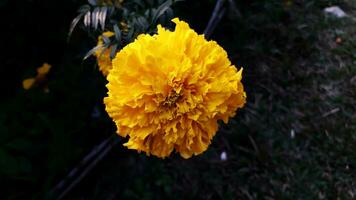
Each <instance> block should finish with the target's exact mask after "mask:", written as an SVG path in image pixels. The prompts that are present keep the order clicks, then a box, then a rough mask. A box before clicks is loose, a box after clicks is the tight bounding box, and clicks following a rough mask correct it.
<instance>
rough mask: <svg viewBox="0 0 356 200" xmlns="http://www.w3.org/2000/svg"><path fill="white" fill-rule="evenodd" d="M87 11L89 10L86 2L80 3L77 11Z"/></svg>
mask: <svg viewBox="0 0 356 200" xmlns="http://www.w3.org/2000/svg"><path fill="white" fill-rule="evenodd" d="M88 11H90V6H89V5H88V4H85V5H82V6H80V7H79V9H78V12H79V13H86V12H88Z"/></svg>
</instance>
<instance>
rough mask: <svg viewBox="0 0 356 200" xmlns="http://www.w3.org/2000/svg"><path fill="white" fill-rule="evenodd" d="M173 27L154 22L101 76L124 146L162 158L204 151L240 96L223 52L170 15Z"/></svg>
mask: <svg viewBox="0 0 356 200" xmlns="http://www.w3.org/2000/svg"><path fill="white" fill-rule="evenodd" d="M173 22H175V23H176V28H175V31H173V32H172V31H169V30H166V29H164V28H162V27H161V26H160V25H159V26H158V33H157V34H156V35H153V36H151V35H148V34H142V35H139V36H138V38H137V39H136V40H135V41H134V42H133V43H130V44H129V45H127V46H126V47H124V48H123V49H122V50H121V51H120V52H119V53H117V55H116V57H115V58H114V59H113V62H112V63H113V69H112V70H111V71H110V73H109V75H108V76H107V80H108V81H109V83H108V84H107V88H108V97H106V98H105V99H104V103H105V105H106V111H107V112H108V113H109V116H110V117H111V118H112V119H113V121H114V122H115V124H116V126H117V131H118V134H119V135H121V136H123V137H126V136H129V140H128V142H127V143H126V144H124V145H125V146H127V147H128V148H130V149H136V150H138V151H144V152H146V153H147V154H148V155H150V154H152V155H155V156H158V157H162V158H164V157H167V156H169V155H170V154H171V152H172V151H173V150H175V151H177V152H179V153H180V155H181V156H182V157H184V158H189V157H191V156H192V155H197V154H200V153H202V152H204V151H205V150H206V149H207V147H208V146H209V144H210V143H211V139H212V138H213V136H214V135H215V133H216V131H217V129H218V123H217V121H218V120H223V121H224V122H225V123H227V122H228V119H229V117H233V116H234V115H235V112H236V110H237V109H238V108H241V107H243V106H244V104H245V101H246V94H245V92H244V88H243V85H242V83H241V78H242V69H240V70H239V71H237V69H236V68H235V66H233V65H231V62H230V61H229V59H228V58H227V53H226V52H225V50H224V49H223V48H222V47H220V46H219V45H218V44H217V43H216V42H215V41H207V40H205V38H204V35H198V34H197V33H196V32H195V31H194V30H192V29H190V27H189V25H188V24H187V23H185V22H183V21H180V20H179V19H177V18H176V19H174V20H173Z"/></svg>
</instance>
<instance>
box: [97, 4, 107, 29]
mask: <svg viewBox="0 0 356 200" xmlns="http://www.w3.org/2000/svg"><path fill="white" fill-rule="evenodd" d="M107 12H108V8H107V7H105V6H104V7H101V9H100V15H99V23H100V25H101V30H104V29H105V20H106V16H107Z"/></svg>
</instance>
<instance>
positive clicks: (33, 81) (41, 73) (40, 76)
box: [22, 63, 52, 90]
mask: <svg viewBox="0 0 356 200" xmlns="http://www.w3.org/2000/svg"><path fill="white" fill-rule="evenodd" d="M51 67H52V66H51V65H50V64H48V63H43V65H42V66H41V67H38V68H37V75H36V77H33V78H27V79H25V80H23V81H22V87H23V88H24V89H25V90H28V89H30V88H32V87H33V86H34V85H37V84H39V83H41V82H43V81H44V80H45V79H46V75H47V74H48V72H49V71H50V69H51Z"/></svg>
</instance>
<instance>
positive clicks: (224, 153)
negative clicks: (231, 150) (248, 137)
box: [220, 151, 227, 161]
mask: <svg viewBox="0 0 356 200" xmlns="http://www.w3.org/2000/svg"><path fill="white" fill-rule="evenodd" d="M220 160H221V161H226V160H227V153H226V152H225V151H223V152H221V154H220Z"/></svg>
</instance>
